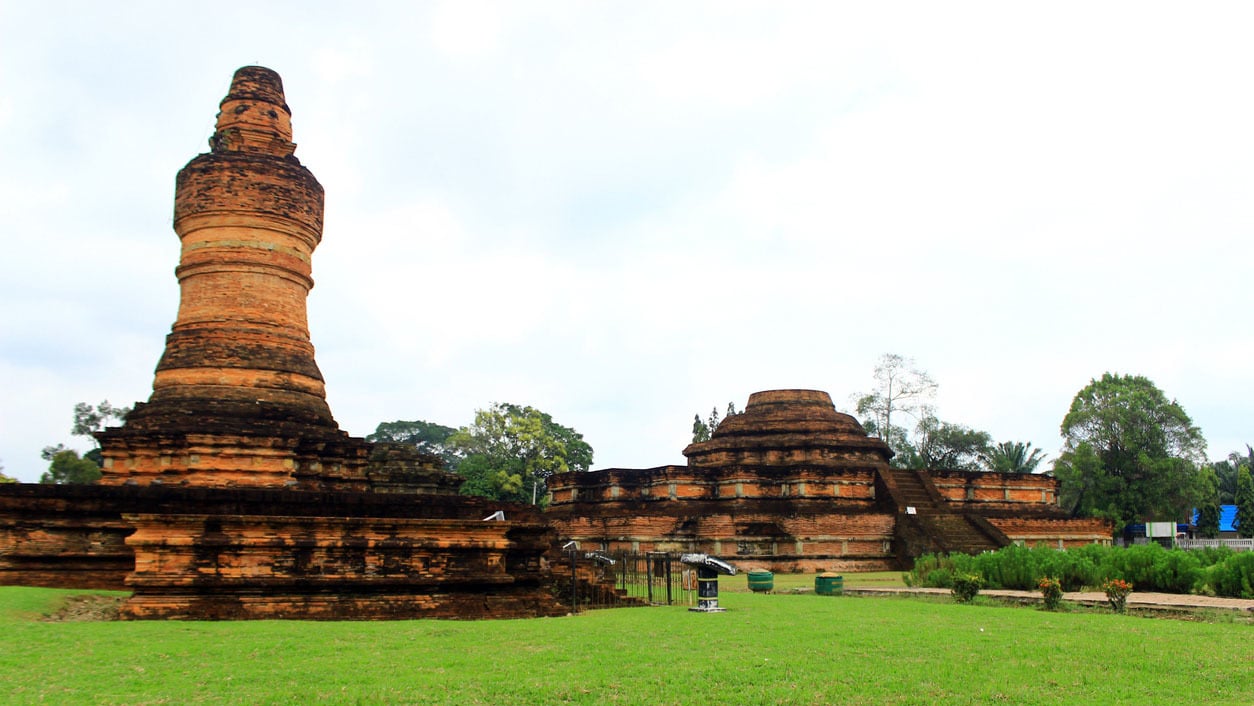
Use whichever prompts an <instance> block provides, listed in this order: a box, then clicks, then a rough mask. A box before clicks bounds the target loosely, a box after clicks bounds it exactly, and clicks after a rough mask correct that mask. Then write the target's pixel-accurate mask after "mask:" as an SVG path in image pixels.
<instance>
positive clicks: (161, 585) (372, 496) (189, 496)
mask: <svg viewBox="0 0 1254 706" xmlns="http://www.w3.org/2000/svg"><path fill="white" fill-rule="evenodd" d="M497 510H502V511H503V512H504V513H505V516H506V520H507V521H505V522H484V521H483V518H484V517H487V516H489V515H491V514H492V513H494V512H496V511H497ZM555 540H556V533H555V532H554V531H553V529H552V528H551V527H549V526H548V525H547V524H546V523H545V520H544V518H543V516H542V515H540V513H539V512H537V511H536V509H535V508H533V507H531V506H526V505H514V504H510V503H494V502H488V501H486V500H483V499H481V498H467V497H461V496H454V497H449V496H439V495H411V494H388V493H344V492H301V491H293V490H242V489H241V490H225V489H217V488H200V487H186V486H183V487H168V486H161V485H148V486H141V485H135V486H100V485H79V486H58V485H36V484H8V485H3V486H0V584H5V585H41V586H54V587H60V588H110V589H124V588H131V589H132V590H133V591H134V596H133V597H132V599H131V602H130V603H128V607H127V608H126V611H127V615H128V616H130V617H135V618H156V617H176V618H204V619H218V618H264V617H279V616H283V617H306V618H312V619H323V618H326V619H332V618H335V619H353V618H397V617H405V618H412V617H467V618H469V617H521V616H527V615H552V614H557V613H560V612H561V609H560V608H558V607H557V606H556V604H555V603H554V602H553V601H552V596H551V592H550V590H549V588H548V583H549V582H550V580H551V575H550V572H549V570H548V567H547V563H546V555H547V553H548V552H549V551H550V549H551V547H552V544H553V542H554V541H555ZM132 570H134V573H132ZM128 574H129V575H130V576H129V578H127V576H128ZM124 579H125V581H124ZM301 611H304V612H303V613H302V612H301Z"/></svg>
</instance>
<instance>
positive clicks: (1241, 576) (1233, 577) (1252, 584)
mask: <svg viewBox="0 0 1254 706" xmlns="http://www.w3.org/2000/svg"><path fill="white" fill-rule="evenodd" d="M1206 577H1207V578H1206V582H1207V583H1208V584H1209V585H1210V587H1211V588H1212V589H1213V590H1214V592H1215V595H1217V596H1226V597H1228V598H1254V552H1233V553H1232V554H1231V555H1230V556H1228V558H1226V559H1224V560H1223V561H1221V562H1219V563H1217V564H1215V565H1214V566H1211V567H1210V568H1209V569H1208V570H1207V572H1206Z"/></svg>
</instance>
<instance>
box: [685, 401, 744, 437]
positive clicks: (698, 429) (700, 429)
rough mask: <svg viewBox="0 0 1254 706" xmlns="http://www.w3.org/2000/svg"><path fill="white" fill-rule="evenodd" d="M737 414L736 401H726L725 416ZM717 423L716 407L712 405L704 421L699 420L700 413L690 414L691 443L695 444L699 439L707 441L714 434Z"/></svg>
mask: <svg viewBox="0 0 1254 706" xmlns="http://www.w3.org/2000/svg"><path fill="white" fill-rule="evenodd" d="M737 414H739V412H737V411H736V403H735V402H728V403H727V416H728V417H731V416H735V415H737ZM718 424H719V417H718V407H714V408H712V409H711V410H710V416H709V417H707V418H706V419H705V421H702V420H701V415H700V414H694V415H693V416H692V443H694V444H695V443H698V442H701V441H709V440H710V437H711V436H713V435H714V430H715V429H717V428H718Z"/></svg>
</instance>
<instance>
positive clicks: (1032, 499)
mask: <svg viewBox="0 0 1254 706" xmlns="http://www.w3.org/2000/svg"><path fill="white" fill-rule="evenodd" d="M684 455H685V456H687V457H688V465H686V466H660V467H657V468H648V469H618V468H616V469H608V470H603V471H595V472H592V473H568V474H563V475H559V476H555V477H553V478H552V479H550V487H551V488H552V492H553V502H552V505H551V506H550V508H549V510H548V513H547V514H548V516H549V517H550V518H551V520H552V521H553V522H554V523H555V524H556V525H557V527H558V529H559V531H560V532H561V533H562V536H563V537H570V538H572V539H577V540H580V541H581V542H583V543H587V544H591V545H594V546H596V545H600V546H601V547H602V548H605V549H608V550H611V551H619V550H627V551H632V550H635V551H699V552H706V553H710V554H715V555H718V556H720V557H723V558H725V559H729V560H732V561H735V562H736V563H737V564H738V565H740V566H741V567H743V568H767V569H771V570H775V571H811V570H817V569H833V570H838V571H842V570H843V571H852V570H871V569H887V568H891V567H898V566H902V565H903V564H907V563H908V562H909V561H910V560H911V559H912V557H914V556H917V555H919V554H921V553H924V552H942V551H943V552H947V551H962V552H978V551H984V550H987V549H995V548H996V547H998V546H1003V545H1005V544H1009V543H1010V542H1013V541H1019V540H1022V539H1024V538H1027V537H1033V538H1038V539H1039V540H1040V541H1047V542H1051V543H1054V544H1062V545H1065V546H1074V545H1076V544H1080V543H1087V542H1093V541H1109V539H1110V530H1109V527H1105V529H1104V530H1101V527H1099V525H1101V523H1095V522H1089V521H1082V522H1077V521H1073V520H1068V519H1065V518H1063V517H1062V511H1061V510H1060V509H1059V508H1058V506H1057V481H1055V480H1054V479H1053V478H1049V477H1046V476H1032V475H1027V476H1024V475H1013V474H1002V473H969V472H954V471H926V472H916V471H904V470H898V469H892V468H890V467H889V465H888V460H889V459H890V458H891V455H892V454H891V451H889V449H888V447H887V446H886V445H885V444H884V443H883V442H882V441H880V440H879V439H874V438H870V437H868V436H867V435H866V432H865V431H864V430H863V429H862V427H861V425H859V424H858V422H857V420H855V419H854V418H853V417H851V416H849V415H847V414H841V413H839V412H837V411H836V409H835V407H834V406H833V405H832V401H831V398H830V397H829V396H828V395H827V393H825V392H821V391H818V390H771V391H766V392H758V393H754V394H753V395H752V396H750V398H749V403H748V405H746V407H745V411H744V412H743V413H741V414H738V415H735V416H732V417H728V418H727V419H725V420H723V422H722V423H721V424H720V425H719V426H718V429H717V430H715V432H714V434H713V435H712V437H711V438H710V440H709V441H704V442H700V443H695V444H692V445H690V446H689V447H688V448H686V449H684ZM994 517H996V518H998V519H994ZM1012 517H1014V518H1018V519H1017V520H1016V522H1018V524H1013V523H1012V521H1011V520H1010V519H1008V518H1012ZM1029 518H1031V519H1029ZM1099 530H1101V531H1099Z"/></svg>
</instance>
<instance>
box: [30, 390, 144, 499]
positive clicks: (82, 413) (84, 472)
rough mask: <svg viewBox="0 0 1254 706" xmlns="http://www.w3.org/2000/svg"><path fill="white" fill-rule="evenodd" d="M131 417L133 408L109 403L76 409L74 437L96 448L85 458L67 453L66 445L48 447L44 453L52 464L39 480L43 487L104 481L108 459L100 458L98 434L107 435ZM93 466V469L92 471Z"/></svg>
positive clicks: (85, 454)
mask: <svg viewBox="0 0 1254 706" xmlns="http://www.w3.org/2000/svg"><path fill="white" fill-rule="evenodd" d="M130 413H131V408H130V407H114V406H113V405H111V404H109V400H104V401H102V402H101V403H100V404H98V405H95V406H94V407H93V406H92V405H89V404H87V403H86V402H79V403H78V404H76V405H74V426H72V427H71V428H70V433H71V434H73V435H74V436H82V437H86V438H88V439H90V440H91V444H92V447H91V449H90V450H88V451H87V452H86V453H84V454H83V455H82V456H79V454H78V452H77V451H73V450H71V449H67V448H66V447H65V446H64V445H63V444H57V445H56V446H45V447H44V450H43V451H42V452H41V453H40V456H42V457H43V459H44V460H45V461H48V462H49V466H48V470H47V471H45V472H44V474H43V475H42V476H40V478H39V482H40V483H95V482H96V481H97V480H100V466H101V465H103V463H104V459H103V457H101V455H100V446H99V445H98V444H97V443H96V437H95V434H96V432H98V431H103V430H104V428H105V426H106V425H107V424H108V423H109V422H110V421H118V422H122V421H125V420H126V415H128V414H130ZM88 464H90V465H91V466H92V467H93V468H88V467H87V466H88Z"/></svg>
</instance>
